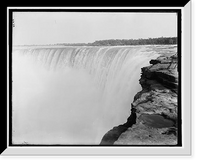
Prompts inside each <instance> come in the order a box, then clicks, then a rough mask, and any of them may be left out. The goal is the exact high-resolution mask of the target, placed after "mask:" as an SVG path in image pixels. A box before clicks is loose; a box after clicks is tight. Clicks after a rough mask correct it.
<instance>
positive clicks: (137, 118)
mask: <svg viewBox="0 0 200 164" xmlns="http://www.w3.org/2000/svg"><path fill="white" fill-rule="evenodd" d="M150 64H152V65H150V66H148V67H144V68H142V75H141V78H140V80H139V81H140V84H141V86H142V90H141V91H140V92H138V93H137V94H136V95H135V97H134V101H133V102H132V104H131V108H132V109H131V115H130V116H129V118H128V119H127V122H126V123H125V124H123V125H119V126H117V127H114V128H113V129H112V130H110V131H109V132H107V133H106V134H105V135H104V137H103V138H102V141H101V143H100V144H101V145H113V144H114V145H176V144H177V92H178V91H177V90H178V72H177V65H178V60H177V54H175V55H172V56H167V57H166V56H160V57H158V58H157V59H156V60H151V61H150Z"/></svg>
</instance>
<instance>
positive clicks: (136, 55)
mask: <svg viewBox="0 0 200 164" xmlns="http://www.w3.org/2000/svg"><path fill="white" fill-rule="evenodd" d="M179 3H180V4H175V5H172V4H166V5H164V6H160V5H159V4H158V5H155V6H144V5H142V6H141V5H138V6H137V5H136V6H132V7H131V6H130V7H7V25H8V26H7V27H8V28H7V40H8V42H7V49H8V52H7V68H8V69H7V77H8V78H7V79H8V81H7V109H4V110H5V116H4V117H5V118H6V119H5V122H4V123H5V127H6V128H5V130H6V131H5V135H6V138H5V140H3V141H2V142H3V144H2V145H5V147H2V151H1V152H2V155H58V156H59V155H124V156H126V155H129V156H130V155H131V156H132V155H140V156H141V155H155V156H156V155H162V156H163V155H170V156H178V155H191V101H190V97H191V89H190V88H191V45H190V44H191V36H190V30H191V29H190V26H191V22H190V21H191V19H190V17H191V14H190V12H191V2H190V1H187V2H184V4H183V3H182V2H179ZM181 3H182V4H181Z"/></svg>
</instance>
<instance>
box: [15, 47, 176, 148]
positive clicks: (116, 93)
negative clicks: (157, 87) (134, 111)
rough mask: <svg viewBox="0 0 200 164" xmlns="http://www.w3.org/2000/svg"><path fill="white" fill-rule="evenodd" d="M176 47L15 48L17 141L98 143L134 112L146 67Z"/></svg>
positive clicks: (28, 142) (26, 142)
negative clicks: (134, 102)
mask: <svg viewBox="0 0 200 164" xmlns="http://www.w3.org/2000/svg"><path fill="white" fill-rule="evenodd" d="M175 49H176V46H121V47H120V46H116V47H92V46H91V47H55V46H52V47H49V46H46V47H44V46H43V47H37V46H36V47H18V48H14V50H13V120H12V121H13V125H12V126H13V144H66V145H76V144H78V145H85V144H86V145H96V144H99V143H100V141H101V139H102V137H103V135H104V134H105V133H106V132H107V131H108V130H109V129H111V128H112V127H114V126H115V125H118V124H121V123H124V122H125V120H126V119H127V117H128V116H129V115H130V110H129V109H130V104H131V102H132V98H133V96H134V95H135V94H136V93H137V92H138V91H139V90H140V85H139V83H138V79H139V77H140V69H141V67H144V66H147V65H148V62H149V60H150V59H154V58H156V57H157V56H159V54H162V53H164V52H166V51H167V52H168V53H172V52H174V50H175Z"/></svg>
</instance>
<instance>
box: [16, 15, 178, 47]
mask: <svg viewBox="0 0 200 164" xmlns="http://www.w3.org/2000/svg"><path fill="white" fill-rule="evenodd" d="M13 18H14V24H15V27H13V45H33V44H34V45H40V44H42V45H44V44H56V43H91V42H94V41H95V40H104V39H138V38H156V37H162V36H163V37H176V36H177V15H176V13H123V12H120V13H116V12H112V13H106V12H87V13H86V12H14V13H13Z"/></svg>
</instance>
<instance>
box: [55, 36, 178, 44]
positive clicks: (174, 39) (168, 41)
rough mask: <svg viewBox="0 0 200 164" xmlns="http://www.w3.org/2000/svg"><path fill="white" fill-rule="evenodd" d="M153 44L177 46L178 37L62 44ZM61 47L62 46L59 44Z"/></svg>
mask: <svg viewBox="0 0 200 164" xmlns="http://www.w3.org/2000/svg"><path fill="white" fill-rule="evenodd" d="M153 44H177V37H159V38H148V39H108V40H97V41H95V42H93V43H70V44H68V43H62V44H61V45H67V46H121V45H153ZM59 45H60V44H59Z"/></svg>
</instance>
